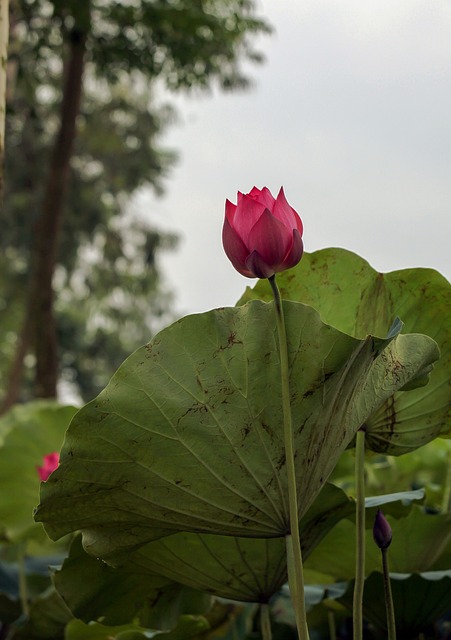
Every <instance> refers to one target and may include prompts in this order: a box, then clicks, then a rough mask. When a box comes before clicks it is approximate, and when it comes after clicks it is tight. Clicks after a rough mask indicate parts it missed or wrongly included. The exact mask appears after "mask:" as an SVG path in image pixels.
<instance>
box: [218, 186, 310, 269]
mask: <svg viewBox="0 0 451 640" xmlns="http://www.w3.org/2000/svg"><path fill="white" fill-rule="evenodd" d="M302 230H303V226H302V221H301V219H300V217H299V215H298V214H297V213H296V211H295V210H294V209H293V208H292V207H290V205H289V204H288V202H287V201H286V198H285V194H284V192H283V188H281V189H280V191H279V195H278V196H277V198H276V199H274V197H273V196H272V194H271V192H270V190H269V189H268V188H267V187H263V189H257V187H254V188H253V189H252V190H251V191H250V192H249V193H247V194H243V193H240V192H239V191H238V204H236V205H234V204H232V203H231V202H230V201H229V200H226V206H225V220H224V226H223V229H222V243H223V245H224V250H225V252H226V254H227V257H228V258H229V260H230V261H231V263H232V264H233V266H234V267H235V269H236V270H237V271H239V273H241V274H242V275H243V276H246V277H247V278H270V277H271V276H273V275H274V274H275V273H278V272H279V271H285V269H291V267H294V266H295V265H296V264H297V263H298V262H299V260H300V259H301V258H302V253H303V251H304V246H303V244H302Z"/></svg>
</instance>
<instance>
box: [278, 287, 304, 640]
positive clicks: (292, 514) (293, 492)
mask: <svg viewBox="0 0 451 640" xmlns="http://www.w3.org/2000/svg"><path fill="white" fill-rule="evenodd" d="M268 280H269V284H270V285H271V289H272V292H273V295H274V305H275V309H276V323H277V332H278V335H279V351H280V373H281V386H282V410H283V427H284V428H283V432H284V444H285V466H286V470H287V487H288V506H289V519H290V522H289V526H290V532H289V533H288V534H287V535H286V536H285V543H286V549H287V567H288V584H289V586H290V593H291V599H292V601H293V608H294V611H295V616H296V626H297V629H298V635H299V640H309V632H308V627H307V615H306V611H305V596H304V571H303V567H302V552H301V539H300V535H299V516H298V499H297V487H296V467H295V462H294V445H293V425H292V417H291V401H290V372H289V366H288V346H287V334H286V328H285V318H284V314H283V305H282V300H281V298H280V292H279V289H278V287H277V284H276V278H275V275H274V276H271V278H268Z"/></svg>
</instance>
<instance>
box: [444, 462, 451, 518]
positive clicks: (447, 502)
mask: <svg viewBox="0 0 451 640" xmlns="http://www.w3.org/2000/svg"><path fill="white" fill-rule="evenodd" d="M444 487H445V489H444V491H443V499H442V511H443V513H448V511H451V452H450V451H448V455H447V457H446V474H445V484H444Z"/></svg>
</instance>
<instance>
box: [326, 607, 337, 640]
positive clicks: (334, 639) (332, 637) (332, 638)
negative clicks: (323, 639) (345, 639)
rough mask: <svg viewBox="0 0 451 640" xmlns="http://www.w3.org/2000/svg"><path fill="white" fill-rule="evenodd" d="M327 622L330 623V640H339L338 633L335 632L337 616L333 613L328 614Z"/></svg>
mask: <svg viewBox="0 0 451 640" xmlns="http://www.w3.org/2000/svg"><path fill="white" fill-rule="evenodd" d="M327 622H328V623H329V638H330V640H337V632H336V630H335V616H334V612H333V611H328V612H327Z"/></svg>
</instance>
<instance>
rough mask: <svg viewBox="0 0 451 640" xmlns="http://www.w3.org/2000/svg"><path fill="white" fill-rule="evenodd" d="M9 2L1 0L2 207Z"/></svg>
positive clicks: (0, 163)
mask: <svg viewBox="0 0 451 640" xmlns="http://www.w3.org/2000/svg"><path fill="white" fill-rule="evenodd" d="M8 35H9V0H0V205H1V200H2V194H3V160H4V154H5V112H6V108H5V107H6V60H7V57H8Z"/></svg>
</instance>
